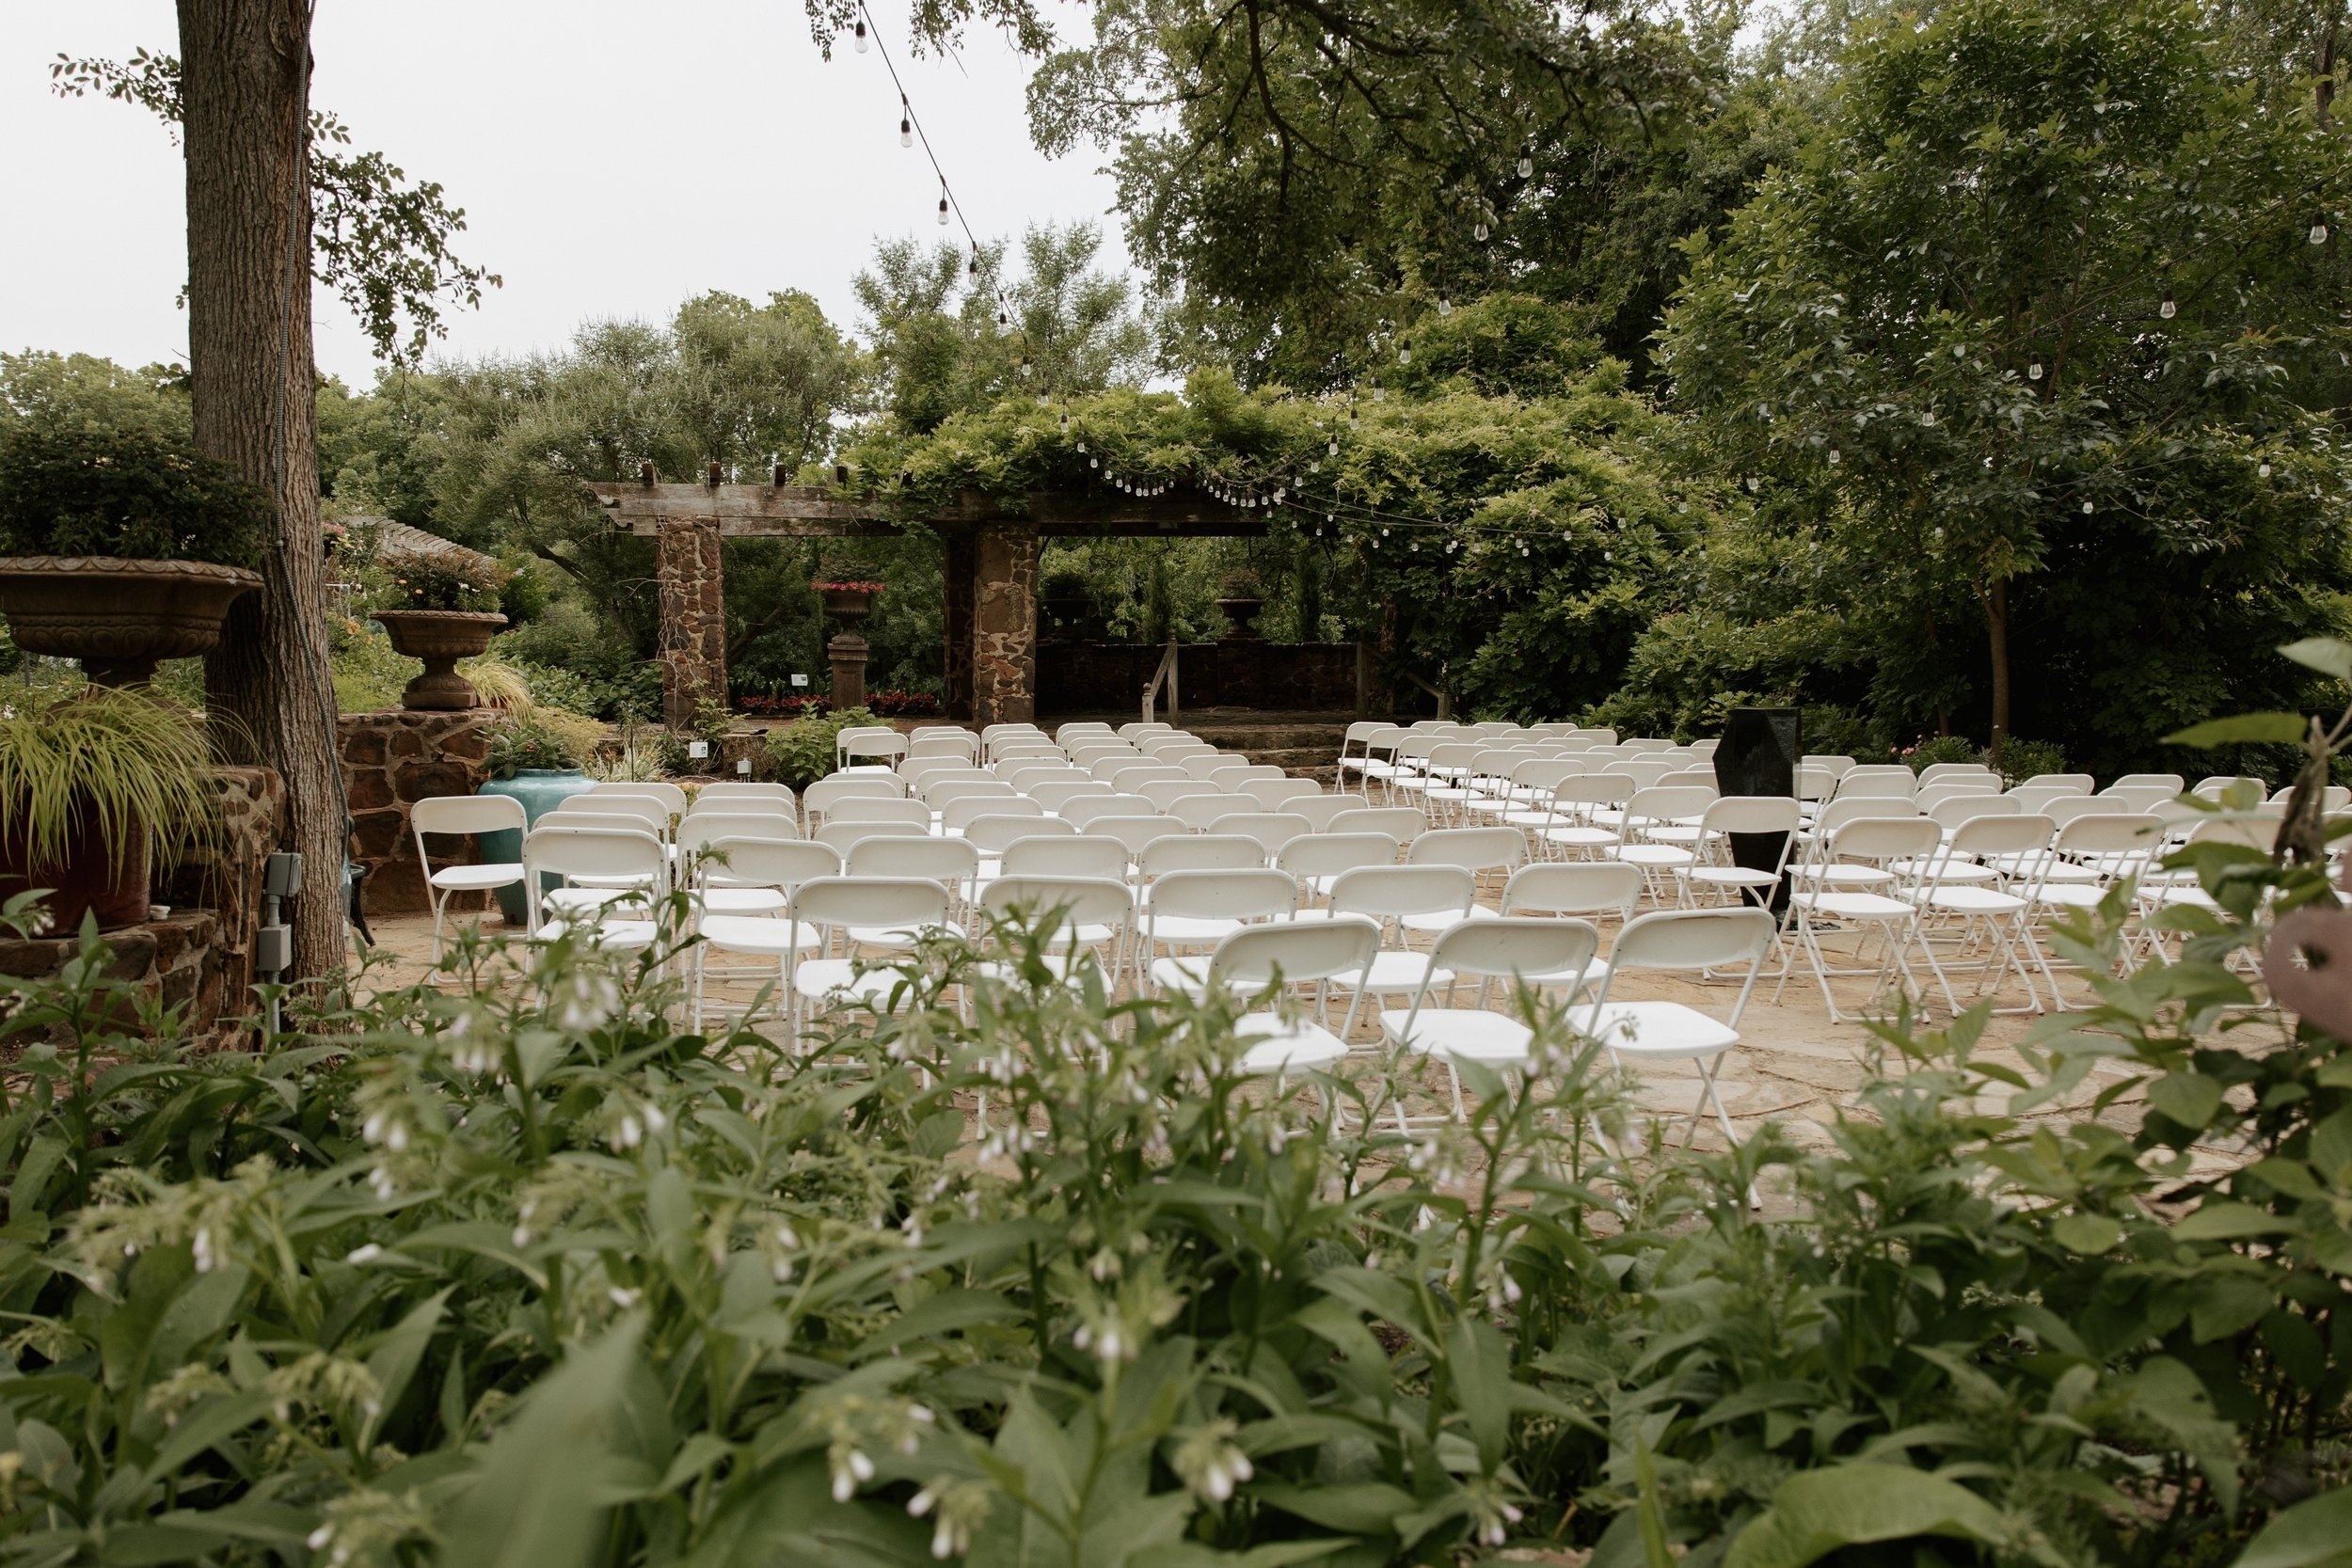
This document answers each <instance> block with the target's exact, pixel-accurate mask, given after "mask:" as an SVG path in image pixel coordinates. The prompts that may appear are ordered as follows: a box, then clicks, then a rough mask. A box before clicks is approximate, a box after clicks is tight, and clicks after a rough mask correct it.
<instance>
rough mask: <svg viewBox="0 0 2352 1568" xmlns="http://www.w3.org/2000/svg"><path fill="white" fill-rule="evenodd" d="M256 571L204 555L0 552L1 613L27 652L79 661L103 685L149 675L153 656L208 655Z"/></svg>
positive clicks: (255, 583)
mask: <svg viewBox="0 0 2352 1568" xmlns="http://www.w3.org/2000/svg"><path fill="white" fill-rule="evenodd" d="M261 586H262V578H261V576H260V574H258V573H254V572H248V571H246V569H245V568H244V567H242V566H216V565H214V564H213V563H211V562H203V561H137V560H126V559H122V558H119V557H114V556H85V555H26V556H8V557H0V614H5V615H6V616H7V617H8V635H9V636H10V637H12V638H14V639H15V640H16V645H17V646H18V647H20V648H23V649H24V650H25V651H26V652H27V653H36V654H49V655H52V656H54V657H59V658H78V659H80V660H81V661H82V669H83V672H84V673H86V674H87V675H88V676H89V678H90V679H91V680H93V681H95V682H97V683H99V684H100V685H102V686H135V685H137V684H138V683H139V682H141V681H145V680H150V679H152V678H153V676H154V673H155V665H156V662H157V661H158V660H160V659H167V658H190V657H195V656H196V655H198V654H204V653H210V652H211V651H212V650H213V649H214V647H215V646H216V645H217V644H218V643H219V641H220V628H221V623H222V622H223V621H224V620H226V619H227V618H228V615H229V607H230V605H232V604H234V603H235V602H236V601H237V600H238V598H240V597H241V596H242V595H244V594H250V593H252V592H253V590H255V589H256V588H259V587H261Z"/></svg>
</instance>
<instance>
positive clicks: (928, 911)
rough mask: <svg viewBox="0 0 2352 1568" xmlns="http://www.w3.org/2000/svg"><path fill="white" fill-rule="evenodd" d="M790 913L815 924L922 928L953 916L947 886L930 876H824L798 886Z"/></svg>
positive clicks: (944, 921)
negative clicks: (948, 911)
mask: <svg viewBox="0 0 2352 1568" xmlns="http://www.w3.org/2000/svg"><path fill="white" fill-rule="evenodd" d="M788 912H789V914H790V917H791V918H792V919H794V920H799V921H803V922H804V923H806V924H808V925H810V926H822V927H835V926H858V927H896V928H899V929H906V930H920V929H922V928H923V927H930V926H943V925H945V924H946V920H947V889H946V887H945V886H944V885H942V884H941V883H938V882H935V881H932V880H931V879H930V878H928V877H818V878H814V879H811V880H808V881H805V882H803V883H802V884H801V885H800V886H799V887H797V888H795V889H793V890H792V902H791V905H790V909H789V911H788Z"/></svg>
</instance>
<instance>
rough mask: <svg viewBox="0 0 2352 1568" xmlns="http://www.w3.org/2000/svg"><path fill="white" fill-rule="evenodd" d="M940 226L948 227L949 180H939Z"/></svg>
mask: <svg viewBox="0 0 2352 1568" xmlns="http://www.w3.org/2000/svg"><path fill="white" fill-rule="evenodd" d="M939 227H941V228H942V229H945V228H946V227H947V182H946V181H945V180H942V181H941V182H939Z"/></svg>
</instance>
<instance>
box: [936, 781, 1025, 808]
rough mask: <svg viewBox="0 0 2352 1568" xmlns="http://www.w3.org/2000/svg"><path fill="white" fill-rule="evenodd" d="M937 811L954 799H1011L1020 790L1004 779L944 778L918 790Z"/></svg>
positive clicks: (1016, 795) (1018, 793)
mask: <svg viewBox="0 0 2352 1568" xmlns="http://www.w3.org/2000/svg"><path fill="white" fill-rule="evenodd" d="M918 793H919V794H921V796H922V797H923V799H924V800H927V801H929V802H930V805H931V807H932V809H933V810H935V811H945V810H946V808H947V805H948V803H949V802H950V801H954V800H1013V799H1015V798H1016V797H1018V796H1019V795H1020V793H1021V792H1020V791H1019V790H1017V789H1015V788H1013V787H1012V785H1010V784H1007V783H1005V781H1004V780H1002V779H943V780H941V781H940V782H939V783H937V784H930V785H928V786H926V787H922V788H921V789H919V790H918Z"/></svg>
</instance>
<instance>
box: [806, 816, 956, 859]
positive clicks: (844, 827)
mask: <svg viewBox="0 0 2352 1568" xmlns="http://www.w3.org/2000/svg"><path fill="white" fill-rule="evenodd" d="M808 836H809V837H811V838H813V839H815V840H816V841H817V842H818V843H819V844H830V845H832V846H833V847H834V848H835V849H838V850H840V851H841V853H843V854H844V855H846V854H848V853H849V852H850V846H851V845H852V844H856V843H858V842H859V841H861V840H863V839H868V838H929V837H930V836H931V835H930V829H929V828H918V827H916V826H915V825H914V823H912V822H828V823H826V824H825V825H824V826H823V827H821V828H819V829H818V830H817V831H816V832H813V833H811V834H809V835H808Z"/></svg>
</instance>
